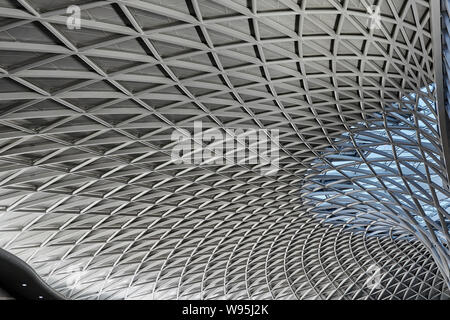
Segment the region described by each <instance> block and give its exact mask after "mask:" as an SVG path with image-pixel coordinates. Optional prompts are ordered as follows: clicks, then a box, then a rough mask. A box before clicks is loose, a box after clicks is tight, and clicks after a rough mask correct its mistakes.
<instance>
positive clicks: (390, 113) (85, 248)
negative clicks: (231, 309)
mask: <svg viewBox="0 0 450 320" xmlns="http://www.w3.org/2000/svg"><path fill="white" fill-rule="evenodd" d="M70 5H77V6H78V8H79V9H80V13H81V20H80V25H79V26H80V28H79V29H77V28H76V27H75V28H74V27H73V26H71V27H69V26H68V24H67V23H68V13H67V11H66V10H67V8H68V6H70ZM435 5H437V2H433V6H435ZM374 6H375V7H376V6H378V8H379V10H380V11H379V12H380V16H379V17H380V20H379V21H375V22H374V21H373V15H370V14H369V12H368V8H374ZM433 6H432V7H431V8H430V1H421V0H409V1H400V0H380V1H376V2H375V3H374V2H373V1H360V0H358V1H353V0H341V1H338V0H314V1H312V0H311V1H306V0H303V1H291V0H258V1H256V0H253V1H243V0H242V1H239V0H220V1H200V0H187V1H181V0H170V1H157V0H154V1H153V0H146V1H140V0H136V1H131V0H129V1H125V0H122V1H121V0H114V1H113V0H108V1H94V0H86V1H68V0H65V1H57V2H56V3H55V1H50V0H18V1H8V0H0V209H1V213H0V232H1V233H0V246H1V247H2V248H4V249H6V250H8V251H9V252H11V253H14V254H15V255H17V256H18V257H20V258H21V259H23V260H24V261H26V262H27V263H28V264H29V265H31V266H32V267H33V268H34V269H35V270H36V272H37V273H38V274H39V275H41V277H43V279H44V280H45V281H46V282H47V283H48V284H50V285H51V286H52V287H53V288H55V289H56V290H58V291H59V292H61V293H63V294H64V295H65V296H67V297H69V298H78V299H126V298H128V299H176V298H180V299H187V298H198V299H200V298H201V299H219V298H222V299H223V298H227V299H230V298H234V299H244V298H260V299H263V298H264V299H341V298H342V299H351V298H353V299H448V297H449V287H450V274H449V262H450V255H449V249H448V248H449V243H450V238H449V231H448V230H449V228H448V223H449V208H450V201H449V198H450V189H449V175H448V171H447V169H448V168H447V167H446V162H445V161H446V160H447V161H448V158H447V159H446V158H445V155H446V152H448V151H447V149H446V148H448V147H447V146H446V144H445V143H444V142H443V141H447V140H445V136H444V135H443V134H441V131H442V130H441V127H442V123H443V121H444V123H445V121H447V119H444V120H443V116H442V112H440V111H439V110H441V109H439V108H443V105H442V103H439V98H438V99H437V98H436V97H437V96H439V94H441V92H443V91H442V90H443V83H442V81H439V79H441V78H442V75H441V74H440V75H439V76H436V75H437V74H439V73H442V70H437V69H438V68H437V67H436V63H435V59H433V57H439V59H440V58H441V54H440V52H439V54H437V53H436V52H433V49H434V50H435V51H436V44H437V42H440V36H439V34H438V35H437V36H436V27H435V26H434V27H433V23H434V24H436V23H435V22H433V15H435V13H433V10H434V11H435V12H436V8H435V7H433ZM370 10H372V9H370ZM370 10H369V11H370ZM437 10H439V8H437ZM435 19H436V17H435ZM434 21H439V17H438V18H437V20H434ZM378 22H379V23H378ZM373 23H376V26H375V27H374V26H373V25H372V24H373ZM438 31H440V30H438ZM439 45H440V44H439ZM436 101H438V104H436ZM436 105H437V106H436ZM444 114H445V112H444ZM195 122H197V123H198V122H201V124H202V127H203V129H204V130H213V129H215V130H219V131H220V132H228V131H229V130H232V129H255V130H266V131H262V132H269V131H270V130H275V129H276V130H279V131H278V132H279V135H278V139H277V140H275V139H274V137H273V136H270V135H268V137H267V139H269V140H271V143H275V144H276V145H277V152H278V154H279V158H278V159H277V165H276V170H275V172H274V173H273V174H261V164H258V163H255V164H249V163H245V162H244V163H241V162H235V163H226V164H216V163H213V162H208V161H204V162H199V163H194V164H190V163H182V164H179V163H176V162H175V161H174V160H173V158H172V157H171V155H172V151H173V149H174V146H175V145H176V142H174V141H173V140H172V134H173V132H175V131H176V132H182V133H185V134H193V133H194V123H195ZM440 125H441V127H440ZM267 139H262V140H257V141H255V142H254V144H253V145H251V146H250V147H252V148H253V147H254V148H261V146H262V144H263V143H266V142H267ZM200 143H203V142H200ZM206 146H207V144H204V145H203V147H205V148H206ZM258 150H260V149H258ZM372 266H376V267H377V268H378V269H377V270H379V272H380V283H379V285H377V286H375V287H373V286H372V287H371V286H370V285H368V282H367V280H368V278H367V277H368V270H370V269H371V267H372Z"/></svg>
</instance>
